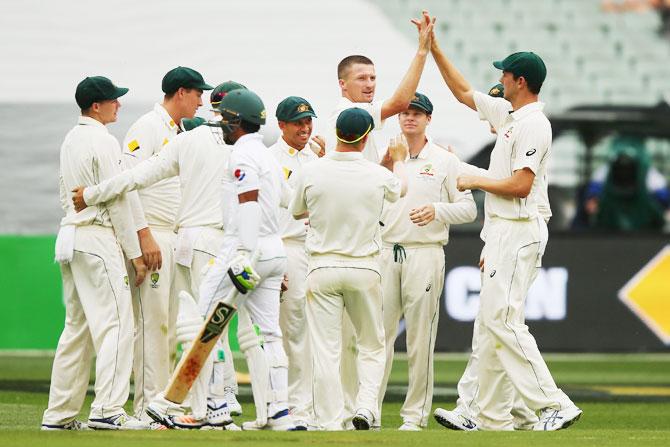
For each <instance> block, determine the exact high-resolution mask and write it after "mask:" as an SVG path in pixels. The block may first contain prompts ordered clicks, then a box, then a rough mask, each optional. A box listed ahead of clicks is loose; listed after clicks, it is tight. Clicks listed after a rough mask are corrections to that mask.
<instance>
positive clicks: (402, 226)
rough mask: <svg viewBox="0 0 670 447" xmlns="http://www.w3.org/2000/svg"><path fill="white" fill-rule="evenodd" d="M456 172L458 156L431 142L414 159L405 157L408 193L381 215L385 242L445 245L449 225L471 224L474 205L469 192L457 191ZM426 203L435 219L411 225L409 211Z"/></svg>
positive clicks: (475, 211)
mask: <svg viewBox="0 0 670 447" xmlns="http://www.w3.org/2000/svg"><path fill="white" fill-rule="evenodd" d="M459 169H460V161H459V160H458V157H456V156H455V155H454V154H452V153H451V152H449V151H447V150H445V149H443V148H441V147H439V146H436V145H435V144H434V143H433V142H432V141H431V140H430V139H428V141H427V142H426V145H425V146H424V147H423V149H421V152H419V154H418V156H417V158H416V159H412V158H407V159H406V160H405V172H406V175H407V194H406V195H405V197H402V198H400V199H399V200H398V201H397V202H395V203H390V204H387V205H386V206H385V208H384V213H383V214H382V222H383V223H384V227H383V228H382V240H383V241H384V243H386V244H395V243H399V244H402V245H406V246H407V245H409V246H411V245H421V244H440V245H446V244H447V242H448V241H449V224H460V223H467V222H472V221H473V220H474V219H475V218H476V217H477V206H476V205H475V201H474V200H473V199H472V192H470V191H464V192H461V191H459V190H458V189H457V188H456V179H457V178H458V174H459ZM429 204H433V205H434V206H435V220H433V221H432V222H430V223H429V224H428V225H426V226H423V227H420V226H418V225H416V224H414V223H412V221H411V220H410V218H409V213H410V211H411V210H412V209H414V208H418V207H421V206H423V205H429Z"/></svg>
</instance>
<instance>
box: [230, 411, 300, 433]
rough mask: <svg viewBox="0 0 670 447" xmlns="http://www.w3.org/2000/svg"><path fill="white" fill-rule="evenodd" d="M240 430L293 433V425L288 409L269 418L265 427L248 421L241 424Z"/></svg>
mask: <svg viewBox="0 0 670 447" xmlns="http://www.w3.org/2000/svg"><path fill="white" fill-rule="evenodd" d="M242 430H252V431H253V430H272V431H294V430H295V424H294V423H293V418H291V415H290V414H289V412H288V409H286V410H282V411H278V412H277V413H275V414H274V415H273V416H271V417H269V418H268V420H267V422H266V423H265V425H260V424H259V423H258V421H248V422H244V423H243V424H242Z"/></svg>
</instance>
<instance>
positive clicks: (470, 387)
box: [456, 269, 538, 429]
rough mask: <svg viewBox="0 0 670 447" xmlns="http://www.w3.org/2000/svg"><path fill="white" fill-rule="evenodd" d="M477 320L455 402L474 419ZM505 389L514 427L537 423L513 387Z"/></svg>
mask: <svg viewBox="0 0 670 447" xmlns="http://www.w3.org/2000/svg"><path fill="white" fill-rule="evenodd" d="M536 270H537V269H536ZM479 321H480V318H479V317H477V318H476V319H475V322H474V328H473V331H472V353H471V354H470V357H469V358H468V363H467V365H466V367H465V371H463V375H462V376H461V378H460V380H459V381H458V386H457V389H458V401H457V402H456V411H458V412H459V413H461V414H463V415H465V416H467V417H468V418H470V419H475V420H476V419H477V415H478V414H479V406H478V405H477V393H478V392H479V375H478V372H479V331H480V330H481V328H480V323H479ZM505 380H506V381H509V379H508V378H507V377H505ZM505 390H508V391H509V392H511V393H512V394H511V395H510V396H505V397H503V398H502V399H505V400H511V401H512V404H511V411H510V412H511V414H512V418H513V421H514V428H515V429H516V428H523V429H530V427H532V426H533V425H534V424H535V423H537V421H538V419H537V415H536V414H535V412H533V411H532V410H531V409H530V408H528V407H527V406H526V404H525V402H524V401H523V399H521V396H519V393H517V392H516V390H515V389H514V387H512V386H506V387H505ZM507 417H508V415H507V414H500V415H499V416H496V417H495V418H494V419H496V420H504V419H506V418H507Z"/></svg>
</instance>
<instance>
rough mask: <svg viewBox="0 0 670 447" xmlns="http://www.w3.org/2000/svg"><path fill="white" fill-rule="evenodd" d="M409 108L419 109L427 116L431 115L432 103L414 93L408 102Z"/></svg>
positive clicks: (422, 95)
mask: <svg viewBox="0 0 670 447" xmlns="http://www.w3.org/2000/svg"><path fill="white" fill-rule="evenodd" d="M409 106H410V107H414V108H415V109H420V110H422V111H424V112H426V113H427V114H428V115H431V114H432V113H433V103H432V102H430V99H428V97H427V96H426V95H424V94H423V93H419V92H416V93H414V97H413V98H412V100H411V101H410V103H409Z"/></svg>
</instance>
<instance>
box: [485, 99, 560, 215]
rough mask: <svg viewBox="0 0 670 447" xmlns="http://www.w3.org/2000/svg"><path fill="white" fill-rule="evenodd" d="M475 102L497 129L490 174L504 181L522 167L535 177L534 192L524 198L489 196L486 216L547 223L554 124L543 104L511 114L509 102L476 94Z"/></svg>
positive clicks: (486, 203)
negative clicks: (550, 120)
mask: <svg viewBox="0 0 670 447" xmlns="http://www.w3.org/2000/svg"><path fill="white" fill-rule="evenodd" d="M474 101H475V105H476V107H477V111H478V112H479V115H480V117H482V118H483V119H485V120H487V121H488V122H489V123H491V125H492V126H493V127H494V128H495V129H496V130H497V139H496V143H495V146H494V147H493V150H492V151H491V162H490V164H489V168H488V173H489V174H488V175H489V176H490V177H491V178H493V179H503V178H507V177H510V176H511V175H512V174H513V173H514V171H517V170H519V169H523V168H529V169H530V170H532V171H533V173H534V174H535V180H534V181H533V186H532V188H531V192H530V194H529V195H528V197H526V198H524V199H521V198H516V197H503V196H498V195H495V194H490V193H486V202H485V211H486V216H487V217H500V218H503V219H511V220H525V219H534V218H536V217H537V216H538V215H539V216H542V217H543V218H544V219H545V220H548V219H549V217H551V209H550V207H549V198H548V193H547V185H548V180H547V163H548V161H549V153H550V149H551V139H552V134H551V124H550V123H549V120H548V119H547V117H546V116H545V115H544V113H543V112H542V109H543V108H544V104H543V103H541V102H534V103H531V104H528V105H525V106H524V107H521V108H520V109H519V110H516V111H514V112H512V111H511V110H510V103H509V102H508V101H507V100H505V99H503V98H493V97H491V96H489V95H486V94H484V93H481V92H475V93H474Z"/></svg>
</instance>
